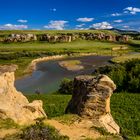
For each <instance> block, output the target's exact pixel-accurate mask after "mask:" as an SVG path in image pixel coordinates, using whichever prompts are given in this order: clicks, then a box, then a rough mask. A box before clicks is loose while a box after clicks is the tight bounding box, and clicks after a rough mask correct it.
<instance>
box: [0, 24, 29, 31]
mask: <svg viewBox="0 0 140 140" xmlns="http://www.w3.org/2000/svg"><path fill="white" fill-rule="evenodd" d="M27 28H28V26H27V25H14V24H5V25H0V30H22V29H27Z"/></svg>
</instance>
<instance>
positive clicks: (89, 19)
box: [77, 17, 94, 22]
mask: <svg viewBox="0 0 140 140" xmlns="http://www.w3.org/2000/svg"><path fill="white" fill-rule="evenodd" d="M93 20H94V18H87V17H84V18H78V19H77V21H80V22H91V21H93Z"/></svg>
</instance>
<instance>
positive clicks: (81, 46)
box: [0, 40, 126, 77]
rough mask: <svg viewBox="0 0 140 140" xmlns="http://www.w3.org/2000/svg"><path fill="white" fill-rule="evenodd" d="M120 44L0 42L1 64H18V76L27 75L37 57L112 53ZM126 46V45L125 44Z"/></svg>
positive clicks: (84, 41) (91, 42) (92, 42)
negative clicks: (71, 53)
mask: <svg viewBox="0 0 140 140" xmlns="http://www.w3.org/2000/svg"><path fill="white" fill-rule="evenodd" d="M117 46H120V44H118V43H112V42H99V41H86V40H80V41H74V42H71V43H56V44H50V43H41V42H28V43H10V44H3V43H0V65H1V64H11V63H13V64H17V65H18V66H19V69H18V70H17V72H16V77H20V76H23V75H25V74H26V73H25V69H26V67H27V66H28V65H29V63H30V62H31V61H32V60H33V59H35V58H37V57H43V56H46V55H57V54H66V53H68V52H73V53H96V54H98V55H111V48H113V47H117ZM124 46H126V45H124Z"/></svg>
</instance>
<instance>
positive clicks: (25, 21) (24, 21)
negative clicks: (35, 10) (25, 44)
mask: <svg viewBox="0 0 140 140" xmlns="http://www.w3.org/2000/svg"><path fill="white" fill-rule="evenodd" d="M17 22H20V23H27V22H28V20H25V19H19V20H17Z"/></svg>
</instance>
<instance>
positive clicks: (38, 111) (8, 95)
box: [0, 65, 46, 124]
mask: <svg viewBox="0 0 140 140" xmlns="http://www.w3.org/2000/svg"><path fill="white" fill-rule="evenodd" d="M16 69H17V66H15V65H11V66H6V65H5V66H0V119H7V118H10V119H12V120H14V121H15V122H16V123H18V124H29V123H32V122H33V121H34V120H35V119H37V118H42V117H46V114H45V112H44V110H43V108H42V101H33V102H32V103H29V101H28V100H27V98H26V97H25V96H24V95H23V94H22V93H21V92H18V91H17V90H16V88H15V87H14V81H15V76H14V71H15V70H16Z"/></svg>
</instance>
